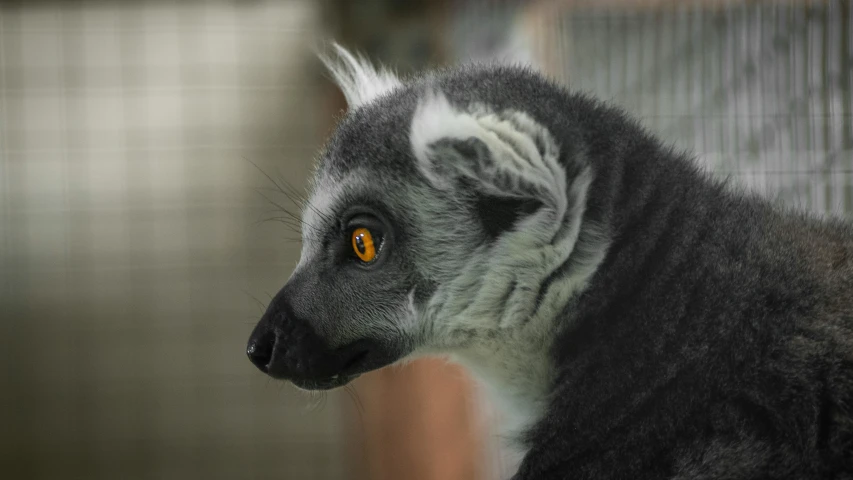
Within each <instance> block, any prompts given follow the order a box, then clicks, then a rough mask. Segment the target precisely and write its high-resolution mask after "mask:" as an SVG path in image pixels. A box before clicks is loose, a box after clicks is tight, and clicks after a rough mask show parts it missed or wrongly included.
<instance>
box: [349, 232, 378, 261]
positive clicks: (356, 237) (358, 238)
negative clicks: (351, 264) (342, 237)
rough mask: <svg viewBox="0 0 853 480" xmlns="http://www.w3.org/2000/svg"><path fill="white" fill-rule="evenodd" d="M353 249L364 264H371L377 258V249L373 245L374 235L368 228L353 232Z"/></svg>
mask: <svg viewBox="0 0 853 480" xmlns="http://www.w3.org/2000/svg"><path fill="white" fill-rule="evenodd" d="M352 249H353V250H354V251H355V254H356V255H358V258H360V259H361V261H362V262H370V261H372V260H373V259H374V258H376V247H375V246H374V245H373V235H372V234H371V233H370V230H368V229H366V228H356V229H355V230H353V232H352Z"/></svg>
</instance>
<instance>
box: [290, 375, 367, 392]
mask: <svg viewBox="0 0 853 480" xmlns="http://www.w3.org/2000/svg"><path fill="white" fill-rule="evenodd" d="M360 376H361V374H354V375H333V376H331V377H327V378H312V379H297V378H294V379H291V380H290V383H292V384H293V385H295V386H296V388H299V389H300V390H307V391H309V392H316V391H323V390H332V389H335V388H338V387H343V386H345V385H346V384H348V383H350V382H352V381H353V380H355V379H356V378H358V377H360Z"/></svg>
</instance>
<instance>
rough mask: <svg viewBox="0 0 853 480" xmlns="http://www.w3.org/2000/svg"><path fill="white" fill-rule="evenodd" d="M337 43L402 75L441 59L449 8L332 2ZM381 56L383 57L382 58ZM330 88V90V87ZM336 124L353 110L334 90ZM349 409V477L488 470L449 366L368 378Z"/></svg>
mask: <svg viewBox="0 0 853 480" xmlns="http://www.w3.org/2000/svg"><path fill="white" fill-rule="evenodd" d="M327 6H328V7H329V8H328V9H327V14H328V15H331V16H332V17H333V20H332V21H333V22H334V23H337V25H335V30H334V31H335V32H336V33H335V38H336V39H337V40H338V41H340V42H341V43H343V44H344V45H345V46H347V47H348V48H354V49H358V50H360V51H362V52H365V53H367V54H368V55H369V56H370V57H371V58H372V59H373V60H374V61H377V60H378V61H391V62H392V63H393V65H394V66H395V67H396V68H397V69H399V70H400V71H405V70H411V69H419V68H423V67H424V66H426V65H425V63H426V62H427V61H429V60H432V61H436V60H439V61H440V59H441V56H442V54H441V51H440V47H439V46H438V45H439V43H440V42H438V41H437V39H436V36H438V35H441V34H442V24H441V22H442V21H443V20H442V15H441V10H442V9H443V2H440V1H410V2H405V1H404V2H399V1H398V2H389V1H387V0H376V1H363V2H350V1H344V0H331V1H329V2H327ZM377 50H378V51H377ZM330 88H331V87H330ZM328 98H330V99H334V100H332V101H331V102H330V107H331V108H330V109H329V118H330V119H331V118H333V116H335V115H337V114H338V113H339V112H340V111H341V110H343V109H345V108H346V104H345V102H344V99H343V96H342V95H341V94H340V92H337V91H334V90H333V91H330V92H329V97H328ZM354 387H355V391H356V394H357V398H354V399H353V401H352V402H347V404H346V405H345V406H344V408H345V409H346V418H347V422H348V425H347V427H348V433H349V435H350V439H349V441H348V442H347V443H348V446H349V448H348V452H347V455H349V456H350V458H352V459H353V469H354V471H353V473H352V475H351V476H350V478H353V479H359V480H480V479H485V478H487V475H488V471H487V470H488V468H487V464H488V463H489V462H488V461H487V460H488V454H487V452H486V449H487V446H486V443H485V442H484V431H482V430H481V428H480V427H481V425H482V423H481V422H480V415H479V413H480V412H479V408H478V403H477V398H476V396H475V392H474V389H473V387H472V384H471V382H470V380H469V378H468V377H467V375H466V374H465V373H464V372H463V371H462V370H461V369H460V368H459V367H456V366H452V365H449V364H447V363H446V362H445V361H443V360H438V359H424V360H418V361H415V362H412V363H410V364H408V365H406V366H403V367H399V368H397V367H394V368H386V369H383V370H380V371H377V372H373V373H370V374H367V375H364V376H363V377H362V378H360V379H359V380H357V381H356V382H355V383H354Z"/></svg>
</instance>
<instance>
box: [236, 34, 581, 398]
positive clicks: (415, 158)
mask: <svg viewBox="0 0 853 480" xmlns="http://www.w3.org/2000/svg"><path fill="white" fill-rule="evenodd" d="M338 54H339V57H340V63H339V64H338V63H334V62H332V61H327V65H329V67H330V70H331V71H332V73H333V75H334V76H335V77H336V80H337V81H338V84H339V85H340V86H341V88H342V89H343V91H344V93H345V95H346V97H347V100H348V102H349V106H350V109H349V113H348V115H347V117H346V118H345V119H344V120H343V121H342V122H341V124H340V125H339V126H338V128H337V130H336V132H335V133H334V134H333V136H332V138H331V139H330V141H329V143H328V144H327V146H326V149H325V151H324V152H323V154H322V156H321V158H320V162H319V166H318V169H317V172H316V175H315V178H314V185H313V191H312V194H311V197H310V199H309V200H308V202H307V204H306V205H305V208H304V211H303V227H302V237H303V238H302V239H303V250H302V254H301V258H300V262H299V264H298V265H297V267H296V269H295V271H294V272H293V274H292V276H291V278H290V279H289V280H288V281H287V283H286V284H285V285H284V287H283V288H282V289H281V291H280V292H279V293H278V295H277V296H276V297H275V298H274V299H273V301H272V302H271V303H270V305H269V307H268V309H267V311H266V313H265V314H264V315H263V317H262V318H261V320H260V322H259V323H258V325H257V327H256V328H255V330H254V332H253V333H252V335H251V338H250V340H249V345H248V354H249V357H250V359H251V360H252V362H253V363H254V364H255V365H256V366H258V367H259V368H260V369H261V370H262V371H264V372H265V373H267V374H269V375H271V376H273V377H275V378H281V379H286V380H289V381H291V382H293V383H294V384H296V385H297V386H299V387H302V388H305V389H328V388H334V387H337V386H341V385H343V384H346V383H347V382H348V381H350V380H352V379H353V378H355V377H356V376H358V375H360V374H361V373H364V372H367V371H370V370H374V369H377V368H380V367H383V366H386V365H388V364H391V363H394V362H396V361H398V360H401V359H403V358H406V357H412V356H414V355H418V354H422V353H453V352H454V351H455V350H458V349H460V348H466V347H467V346H470V345H472V344H476V343H477V342H478V340H479V339H482V338H494V336H495V335H493V333H494V332H495V331H499V330H502V329H508V328H511V327H512V326H513V325H516V324H517V323H519V322H522V321H526V320H529V319H530V318H532V317H536V316H537V315H546V314H548V313H549V309H550V308H551V306H552V305H557V304H559V303H560V302H561V301H563V300H564V297H565V295H566V289H565V288H549V287H551V285H544V284H543V282H545V280H546V278H547V277H548V275H549V273H550V272H552V271H553V270H554V269H556V268H557V267H558V266H560V265H562V264H563V263H565V262H566V259H567V258H568V255H569V253H570V252H571V251H572V250H573V247H574V244H575V242H576V240H577V239H578V234H579V228H580V216H581V214H582V212H583V205H584V202H583V200H584V197H585V194H586V188H587V186H588V184H589V181H590V178H589V174H588V170H585V169H583V168H580V167H579V168H577V171H575V172H573V175H572V177H571V178H568V179H567V176H566V173H565V171H564V167H563V166H562V165H561V164H560V163H559V162H558V156H559V148H558V146H557V144H556V143H555V142H554V139H553V138H552V137H551V135H550V134H549V132H548V131H547V130H546V129H544V128H543V127H542V126H540V125H539V124H538V123H536V122H535V121H534V120H533V119H532V118H531V117H530V116H528V115H526V114H525V113H524V112H521V111H517V110H507V109H500V108H498V107H497V106H494V105H489V104H488V103H477V104H466V105H457V104H455V103H454V104H452V103H451V101H450V100H449V99H448V97H447V96H446V95H445V94H444V93H443V92H442V91H441V88H440V87H439V84H440V77H424V78H421V79H417V80H413V81H411V82H409V83H405V84H404V83H403V82H401V81H400V80H398V79H397V78H396V77H394V76H393V75H391V74H388V73H387V72H383V71H376V70H374V69H373V68H372V67H371V66H370V65H369V64H367V63H366V62H364V61H363V60H361V59H356V58H355V57H353V56H351V55H350V54H349V53H347V52H346V51H344V50H342V49H339V50H338ZM456 103H458V102H456ZM543 285H544V288H543ZM563 303H564V302H563Z"/></svg>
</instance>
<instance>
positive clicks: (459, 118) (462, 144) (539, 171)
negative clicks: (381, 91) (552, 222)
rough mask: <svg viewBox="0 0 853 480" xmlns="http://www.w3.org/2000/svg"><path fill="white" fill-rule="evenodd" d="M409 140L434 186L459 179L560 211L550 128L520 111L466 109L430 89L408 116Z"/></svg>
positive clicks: (560, 180)
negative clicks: (410, 118) (411, 117)
mask: <svg viewBox="0 0 853 480" xmlns="http://www.w3.org/2000/svg"><path fill="white" fill-rule="evenodd" d="M410 140H411V144H412V150H413V153H414V155H415V157H416V158H417V160H418V164H419V167H420V170H421V172H423V174H424V175H425V176H426V177H427V179H428V180H429V181H430V183H432V185H433V186H434V187H436V188H439V189H443V190H450V189H451V188H454V186H455V185H458V184H459V183H460V181H461V182H462V183H467V184H472V185H473V186H474V188H476V189H477V190H478V191H480V192H482V193H484V194H486V195H489V196H494V197H498V198H505V199H511V198H514V199H519V200H532V201H536V202H539V203H541V204H542V205H544V206H545V207H548V208H549V209H551V210H553V211H556V213H557V214H558V215H559V216H562V215H563V214H564V213H565V211H566V208H567V206H568V201H569V200H568V198H567V191H566V181H567V179H566V172H565V170H564V169H563V167H562V165H560V163H559V160H558V158H559V146H558V145H557V143H556V141H555V140H554V138H553V136H552V135H551V134H550V132H549V131H548V130H547V129H546V128H545V127H543V126H542V125H540V124H539V123H537V122H536V121H534V120H533V119H532V118H530V117H529V116H528V115H526V114H525V113H523V112H516V111H505V112H491V111H488V110H487V109H486V108H484V107H477V106H475V107H470V108H467V109H465V110H463V109H459V108H457V107H455V106H453V105H451V104H450V102H449V101H448V100H447V98H446V97H445V96H444V95H443V94H441V93H430V94H428V95H427V96H426V97H424V99H423V100H422V101H421V102H420V104H419V105H418V108H417V109H416V111H415V114H414V117H413V119H412V126H411V133H410Z"/></svg>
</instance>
